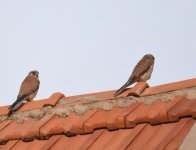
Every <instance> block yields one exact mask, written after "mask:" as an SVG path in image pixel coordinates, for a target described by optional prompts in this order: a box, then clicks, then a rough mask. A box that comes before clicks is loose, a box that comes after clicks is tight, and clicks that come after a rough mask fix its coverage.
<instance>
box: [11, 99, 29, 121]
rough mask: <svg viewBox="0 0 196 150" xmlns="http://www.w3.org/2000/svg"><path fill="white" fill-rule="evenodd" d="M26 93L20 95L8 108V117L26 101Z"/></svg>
mask: <svg viewBox="0 0 196 150" xmlns="http://www.w3.org/2000/svg"><path fill="white" fill-rule="evenodd" d="M25 98H26V95H24V96H21V97H19V98H18V99H17V100H16V101H15V102H14V103H13V104H12V105H11V106H10V107H9V108H8V109H9V112H8V118H9V117H10V116H11V115H12V114H13V113H14V112H15V111H16V110H17V109H19V108H20V107H21V106H22V104H23V101H25Z"/></svg>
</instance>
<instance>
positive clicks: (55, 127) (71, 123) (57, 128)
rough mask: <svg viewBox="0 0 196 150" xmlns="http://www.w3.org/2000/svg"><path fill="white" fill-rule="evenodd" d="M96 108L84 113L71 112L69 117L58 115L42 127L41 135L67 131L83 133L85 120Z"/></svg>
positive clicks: (68, 133)
mask: <svg viewBox="0 0 196 150" xmlns="http://www.w3.org/2000/svg"><path fill="white" fill-rule="evenodd" d="M95 112H96V110H92V111H88V112H87V113H85V114H84V115H81V116H79V115H76V114H74V113H72V114H70V115H69V116H68V117H65V118H61V117H58V116H57V115H56V116H54V117H53V118H52V119H51V120H49V121H48V122H47V123H46V124H45V125H44V126H42V127H41V129H40V135H41V136H47V135H51V134H60V133H65V134H67V135H68V136H69V135H75V134H81V133H83V132H84V131H83V124H84V122H85V121H86V120H87V119H88V118H89V117H90V116H92V115H93V114H94V113H95Z"/></svg>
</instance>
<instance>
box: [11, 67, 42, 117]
mask: <svg viewBox="0 0 196 150" xmlns="http://www.w3.org/2000/svg"><path fill="white" fill-rule="evenodd" d="M38 75H39V72H38V71H36V70H34V71H31V72H29V74H28V76H27V77H26V78H25V79H24V80H23V82H22V84H21V86H20V91H19V94H18V97H17V99H16V101H15V102H14V103H13V104H12V105H11V106H10V107H9V108H8V109H9V112H8V117H10V116H11V115H12V114H13V113H14V112H15V111H16V110H18V109H19V108H20V107H21V106H22V104H23V102H25V101H31V100H32V99H33V98H34V97H35V96H36V94H37V91H38V89H39V84H40V81H39V77H38Z"/></svg>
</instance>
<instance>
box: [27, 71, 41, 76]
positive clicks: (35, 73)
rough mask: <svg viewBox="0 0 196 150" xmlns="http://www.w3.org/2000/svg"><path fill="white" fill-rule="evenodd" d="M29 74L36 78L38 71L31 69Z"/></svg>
mask: <svg viewBox="0 0 196 150" xmlns="http://www.w3.org/2000/svg"><path fill="white" fill-rule="evenodd" d="M29 75H30V76H34V77H37V78H38V77H39V72H38V71H37V70H33V71H31V72H29Z"/></svg>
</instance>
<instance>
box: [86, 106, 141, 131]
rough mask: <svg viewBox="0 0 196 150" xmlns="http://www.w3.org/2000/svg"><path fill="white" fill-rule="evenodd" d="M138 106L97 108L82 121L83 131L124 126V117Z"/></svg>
mask: <svg viewBox="0 0 196 150" xmlns="http://www.w3.org/2000/svg"><path fill="white" fill-rule="evenodd" d="M138 106H139V104H133V105H131V106H129V107H127V108H119V107H115V108H113V109H112V110H110V111H104V110H98V111H97V112H96V113H95V114H94V115H93V116H91V117H90V118H89V119H88V120H87V121H86V122H85V123H84V132H86V133H90V132H93V131H94V129H99V128H107V129H109V130H114V129H118V128H125V117H126V116H127V115H128V114H129V113H130V112H131V111H133V110H134V109H135V108H136V107H138Z"/></svg>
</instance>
